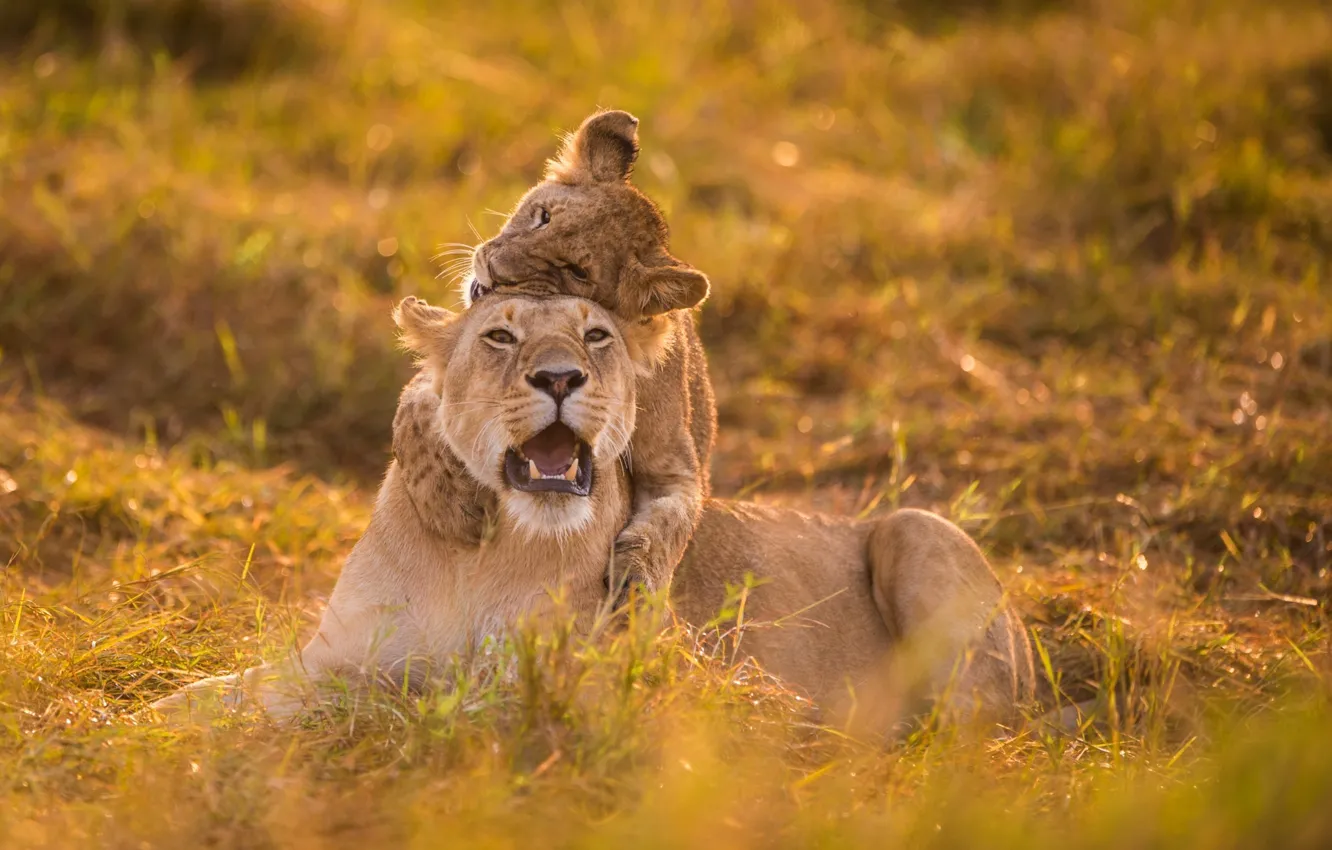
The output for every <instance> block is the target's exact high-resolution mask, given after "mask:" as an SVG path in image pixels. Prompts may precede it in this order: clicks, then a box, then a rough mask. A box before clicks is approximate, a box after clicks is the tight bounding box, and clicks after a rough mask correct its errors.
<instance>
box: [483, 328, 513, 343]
mask: <svg viewBox="0 0 1332 850" xmlns="http://www.w3.org/2000/svg"><path fill="white" fill-rule="evenodd" d="M486 339H488V340H490V341H491V342H497V343H499V344H500V345H513V344H514V343H515V342H517V341H518V340H516V339H514V336H513V334H511V333H509V332H508V331H506V330H504V328H495V329H494V330H493V331H490V332H488V333H487V334H486Z"/></svg>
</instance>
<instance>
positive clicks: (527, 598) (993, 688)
mask: <svg viewBox="0 0 1332 850" xmlns="http://www.w3.org/2000/svg"><path fill="white" fill-rule="evenodd" d="M396 317H397V320H398V322H399V324H400V326H401V328H402V331H403V336H404V340H405V341H406V343H407V345H408V346H409V347H411V348H412V349H414V350H415V351H416V352H418V353H419V354H420V355H421V357H422V358H423V363H424V369H423V375H422V379H420V380H417V381H414V382H413V383H412V384H411V385H409V387H408V389H407V390H406V391H405V392H404V404H406V403H411V404H415V405H422V404H424V405H427V406H432V407H433V410H434V416H433V417H432V418H431V419H430V426H429V427H428V428H425V427H422V428H419V429H418V428H417V427H415V424H416V423H418V422H419V418H414V419H412V420H411V422H412V423H413V425H412V427H410V428H409V433H406V434H399V435H397V438H396V440H395V445H402V446H403V447H408V446H411V447H414V451H413V452H412V453H411V454H410V455H409V456H407V455H403V454H401V453H400V454H399V457H398V459H397V460H395V461H394V462H393V463H392V464H391V465H390V466H389V470H388V474H387V476H386V477H385V479H384V483H383V485H382V486H381V488H380V492H379V495H378V498H377V501H376V504H375V510H374V514H373V517H372V518H371V521H370V525H369V527H368V528H367V529H366V532H365V535H364V536H363V537H362V538H361V540H360V542H358V543H357V545H356V547H355V548H354V549H353V551H352V553H351V555H350V556H349V558H348V560H347V563H346V566H345V568H344V569H343V572H342V575H341V576H340V577H339V579H338V582H337V585H336V587H335V588H334V590H333V595H332V598H331V599H330V601H329V606H328V609H327V610H326V612H325V613H324V616H323V618H322V621H321V623H320V625H319V630H318V632H317V633H316V634H315V636H314V638H313V639H312V640H311V641H310V642H309V643H308V644H307V645H306V647H305V648H304V650H302V652H301V653H300V654H299V656H298V657H293V658H291V659H288V660H287V661H285V662H282V663H279V664H276V665H265V666H263V667H258V668H254V669H252V670H249V671H246V672H245V673H244V674H238V675H231V676H221V677H216V678H212V679H205V680H203V681H200V682H196V683H194V684H192V685H190V686H187V687H186V688H184V689H182V690H181V691H179V692H177V693H176V694H174V695H172V696H170V697H167V698H166V699H164V700H161V701H159V702H157V703H155V704H154V705H155V706H156V707H157V708H158V709H160V710H163V711H171V710H177V709H181V708H186V707H189V706H191V705H192V704H194V702H195V701H196V700H198V699H204V700H207V701H210V702H220V703H222V704H224V705H238V704H241V703H242V702H245V701H247V700H253V701H254V702H255V703H256V704H258V705H259V706H262V707H264V708H265V709H267V710H268V711H269V712H271V713H273V714H275V715H289V714H291V713H294V712H295V711H297V710H299V709H300V708H301V706H302V705H305V704H306V703H307V701H308V700H309V699H310V698H311V694H312V691H311V690H310V688H309V687H308V685H309V683H310V682H311V681H313V680H314V679H316V678H318V677H319V676H321V675H325V674H329V673H341V674H353V675H371V676H374V675H379V674H387V675H390V676H392V677H394V678H397V679H399V680H400V679H401V678H402V677H403V676H405V675H409V673H410V675H409V677H410V678H411V679H412V680H413V683H417V682H420V681H424V680H426V679H428V678H429V676H430V671H431V670H432V669H438V667H439V665H440V664H442V663H444V662H447V661H448V660H449V659H451V658H452V657H454V656H456V655H458V654H460V653H466V652H467V651H468V650H469V649H470V648H472V647H474V646H476V645H477V644H478V643H479V642H480V641H481V640H483V639H485V638H487V637H490V636H497V635H501V634H503V633H504V632H505V631H506V630H507V629H509V628H511V627H512V626H514V625H515V624H516V623H517V622H518V621H519V619H520V618H531V617H533V616H534V615H535V616H536V617H537V618H539V617H540V615H541V614H542V613H543V612H546V611H550V610H552V605H553V603H552V595H553V594H557V595H558V596H559V597H561V598H562V599H563V600H565V601H566V603H567V604H568V605H569V606H571V607H572V609H573V610H574V611H575V612H576V614H577V615H578V616H579V617H580V620H581V621H582V622H587V621H588V620H589V619H590V618H591V617H592V616H593V613H594V612H595V611H597V610H598V608H599V607H600V606H601V605H602V603H603V602H604V600H605V594H606V587H605V581H604V575H605V571H606V565H607V562H608V561H609V560H610V557H611V553H612V550H613V547H614V543H615V538H616V535H617V533H618V532H619V530H620V529H621V528H622V527H623V525H624V523H625V522H626V520H627V519H628V517H629V514H630V510H631V490H630V483H629V478H628V475H627V472H626V471H625V469H624V468H623V465H622V463H621V456H622V455H623V454H624V452H625V451H626V450H627V448H628V435H629V434H631V433H633V428H634V424H635V418H636V392H635V379H636V370H637V369H638V368H639V367H640V366H641V364H642V363H643V362H644V361H645V360H648V359H650V354H649V353H648V352H649V351H650V348H651V345H652V340H651V339H650V338H649V336H648V335H650V334H651V333H652V331H651V329H645V328H644V327H643V326H641V325H638V324H636V323H624V322H619V321H617V320H616V319H615V318H614V317H613V316H612V315H611V314H609V313H608V312H606V311H605V310H603V309H601V308H600V307H598V306H596V305H595V304H593V303H591V302H588V301H584V300H581V299H577V298H568V297H560V298H547V299H540V300H532V299H527V298H521V297H505V298H499V297H496V298H493V299H486V300H485V301H483V302H481V303H478V304H477V305H475V306H474V307H472V308H471V309H469V310H467V311H466V312H464V313H462V314H461V315H454V314H451V313H447V312H446V311H443V310H439V309H437V308H434V307H430V306H428V305H426V304H425V302H422V301H419V300H416V299H407V300H406V301H404V302H403V304H402V305H400V307H399V309H398V311H397V313H396ZM421 477H429V478H432V479H433V480H444V481H447V482H448V483H449V487H450V488H451V489H450V490H449V493H448V496H449V498H448V499H445V500H443V501H442V502H440V503H439V504H441V505H442V506H443V507H444V508H445V509H447V506H448V505H450V504H453V503H455V502H456V501H457V500H463V501H465V500H466V499H467V498H469V496H468V494H471V493H476V492H482V491H484V492H486V493H489V494H491V495H492V496H493V497H494V500H495V502H496V504H497V505H498V511H497V512H496V514H495V515H494V516H488V517H487V519H486V521H487V523H488V524H489V525H490V526H491V531H490V533H489V534H488V535H487V536H486V538H485V539H484V541H480V542H478V541H475V540H472V539H470V538H468V537H467V536H465V535H462V534H450V533H449V532H448V531H447V527H448V526H447V525H445V526H441V525H440V524H439V523H437V522H435V521H433V520H432V519H429V518H427V516H426V515H427V514H429V513H431V512H432V508H431V507H430V504H429V503H426V502H422V501H421V500H420V499H419V498H418V496H419V492H414V491H413V489H412V486H411V483H412V481H413V480H415V479H417V478H421ZM440 528H445V529H446V530H445V531H444V532H443V533H441V532H440V531H439V529H440ZM746 577H752V579H753V580H755V581H756V583H757V586H755V587H754V588H753V589H752V590H751V591H750V593H749V596H748V598H747V600H746V620H747V621H748V622H749V623H751V624H753V625H752V626H751V627H750V628H748V629H746V630H745V631H743V632H742V634H741V637H740V639H739V643H738V645H737V649H738V650H739V651H740V652H741V653H743V654H746V655H749V656H752V657H753V658H754V659H755V660H756V661H757V662H758V663H759V664H760V665H761V666H763V667H764V668H765V669H767V670H768V671H770V672H771V673H773V674H775V675H777V676H779V677H780V678H782V679H783V680H784V681H786V682H787V683H788V684H789V685H791V686H792V687H794V688H797V689H799V690H801V691H803V692H804V693H805V694H807V695H808V696H809V697H811V698H812V699H813V700H815V701H816V702H817V703H818V704H820V705H821V706H822V707H823V708H825V709H827V710H828V711H829V713H830V714H831V715H832V716H833V717H838V718H841V719H843V720H852V721H855V722H857V723H858V724H861V725H862V726H863V724H866V723H869V724H871V725H880V726H882V725H886V724H888V723H889V722H890V721H892V720H894V719H896V717H897V715H898V714H899V713H900V710H901V708H902V699H903V698H904V697H906V696H910V695H912V694H919V693H926V694H932V695H936V696H944V697H945V698H946V700H947V705H948V706H949V708H951V709H955V710H957V711H967V710H970V709H973V708H977V709H980V710H982V711H984V712H986V713H987V714H989V715H992V716H1003V715H1006V714H1008V713H1010V712H1011V711H1012V710H1013V709H1014V707H1015V705H1016V704H1017V702H1018V701H1019V700H1020V699H1022V698H1024V697H1025V696H1027V695H1028V694H1029V692H1030V689H1031V685H1032V664H1031V654H1030V649H1029V646H1028V644H1027V640H1026V636H1025V633H1024V631H1023V629H1022V627H1021V625H1020V623H1019V621H1018V619H1017V617H1016V616H1015V614H1014V613H1013V612H1012V610H1011V609H1010V608H1009V607H1008V605H1007V604H1006V603H1005V600H1004V595H1003V591H1002V588H1001V587H1000V585H999V582H998V580H997V579H996V578H995V576H994V574H993V573H992V572H991V570H990V568H989V566H988V565H987V564H986V562H985V559H984V557H983V556H982V555H981V553H980V551H979V550H978V549H977V548H976V546H975V544H974V543H973V542H972V541H971V540H970V538H968V537H967V535H966V534H965V533H963V532H962V531H961V530H960V529H958V528H957V527H956V526H954V525H952V524H951V523H949V522H947V521H946V520H944V519H942V518H940V517H937V516H934V515H932V514H928V513H924V512H921V511H910V510H906V511H898V512H896V513H893V514H891V515H888V516H886V517H884V518H882V519H877V520H872V521H863V522H858V521H852V520H847V519H838V518H832V517H822V516H810V515H805V514H800V513H797V512H794V511H789V510H779V509H775V508H767V507H762V506H758V505H752V504H745V503H740V502H726V501H721V500H710V501H708V502H706V503H705V506H704V510H703V514H702V521H701V522H700V525H699V528H698V532H697V534H696V535H695V537H694V539H693V541H692V542H691V544H690V546H689V550H688V552H687V555H686V557H685V559H684V561H683V562H682V564H681V566H680V569H679V571H678V572H677V574H676V580H675V584H674V585H673V586H672V591H671V601H672V604H673V606H674V608H675V610H676V611H677V612H678V613H679V614H680V615H682V616H683V617H684V618H685V619H686V620H687V621H689V622H691V623H695V624H699V625H702V624H706V623H708V622H709V621H711V620H712V619H713V618H714V617H715V616H716V614H717V612H718V609H719V608H720V607H721V605H722V604H723V602H724V600H725V598H726V594H727V593H728V587H734V586H735V585H738V584H741V583H743V582H744V581H745V580H746Z"/></svg>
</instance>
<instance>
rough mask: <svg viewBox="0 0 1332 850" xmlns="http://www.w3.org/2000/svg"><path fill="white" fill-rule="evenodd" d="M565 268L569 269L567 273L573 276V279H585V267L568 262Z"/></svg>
mask: <svg viewBox="0 0 1332 850" xmlns="http://www.w3.org/2000/svg"><path fill="white" fill-rule="evenodd" d="M565 268H567V269H568V270H569V274H571V275H573V276H574V280H587V269H585V268H583V267H582V266H577V265H573V264H570V265H567V266H565Z"/></svg>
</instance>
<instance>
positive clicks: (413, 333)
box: [393, 295, 458, 357]
mask: <svg viewBox="0 0 1332 850" xmlns="http://www.w3.org/2000/svg"><path fill="white" fill-rule="evenodd" d="M457 318H458V314H456V313H450V312H449V311H448V310H445V309H444V308H442V307H432V306H430V305H429V304H427V303H426V302H425V301H422V300H421V299H420V298H417V297H416V296H415V295H408V296H407V297H406V298H404V299H402V302H401V303H399V304H398V306H397V307H394V308H393V321H394V323H395V324H396V325H397V326H398V329H399V330H400V331H402V335H401V336H402V345H403V347H404V348H406V349H407V350H408V351H413V352H415V353H417V354H419V355H421V356H423V357H424V356H429V355H431V354H442V353H445V352H443V351H442V349H444V348H446V347H448V345H449V340H450V338H451V336H452V334H450V333H449V328H450V326H451V325H452V324H453V322H454V320H455V319H457Z"/></svg>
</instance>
